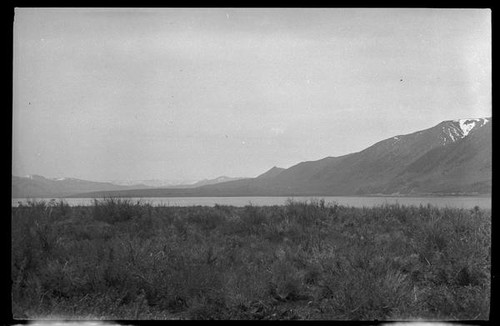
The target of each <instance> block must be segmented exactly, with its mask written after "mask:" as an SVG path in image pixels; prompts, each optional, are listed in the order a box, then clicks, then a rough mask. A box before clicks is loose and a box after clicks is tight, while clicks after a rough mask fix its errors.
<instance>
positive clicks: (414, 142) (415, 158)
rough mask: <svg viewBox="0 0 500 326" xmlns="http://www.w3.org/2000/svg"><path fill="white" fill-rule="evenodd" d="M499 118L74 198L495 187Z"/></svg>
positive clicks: (481, 190)
mask: <svg viewBox="0 0 500 326" xmlns="http://www.w3.org/2000/svg"><path fill="white" fill-rule="evenodd" d="M491 121H492V118H478V119H460V120H448V121H443V122H441V123H439V124H437V125H436V126H434V127H431V128H428V129H425V130H421V131H417V132H414V133H410V134H406V135H398V136H394V137H391V138H388V139H385V140H382V141H379V142H377V143H376V144H374V145H372V146H370V147H368V148H366V149H364V150H362V151H360V152H356V153H351V154H347V155H343V156H337V157H326V158H323V159H321V160H317V161H308V162H301V163H298V164H296V165H294V166H292V167H290V168H287V169H283V168H278V167H273V168H272V169H270V170H269V171H267V172H265V173H263V174H261V175H259V176H258V177H255V178H245V179H239V180H232V181H227V182H220V183H216V184H207V185H199V186H196V187H190V188H168V189H165V188H147V189H123V190H119V189H116V190H109V191H94V192H89V193H83V194H82V193H80V194H76V195H73V197H102V196H124V197H174V196H175V197H186V196H313V195H324V196H349V195H457V194H468V195H473V194H490V193H491V185H492V183H491V182H492V181H491V177H492V134H491V131H492V130H491Z"/></svg>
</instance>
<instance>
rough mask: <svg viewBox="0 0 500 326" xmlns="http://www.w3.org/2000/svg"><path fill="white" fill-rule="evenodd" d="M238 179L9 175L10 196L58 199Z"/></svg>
mask: <svg viewBox="0 0 500 326" xmlns="http://www.w3.org/2000/svg"><path fill="white" fill-rule="evenodd" d="M239 179H242V178H232V177H226V176H222V177H218V178H215V179H204V180H201V181H198V182H196V183H192V184H175V183H174V184H173V183H172V181H168V180H140V181H119V180H117V181H110V182H97V181H88V180H82V179H75V178H45V177H43V176H40V175H28V176H25V177H19V176H12V198H58V197H67V196H72V195H78V194H80V193H87V192H95V191H121V190H138V189H149V188H159V187H168V188H194V187H199V186H202V185H209V184H216V183H221V182H227V181H232V180H239Z"/></svg>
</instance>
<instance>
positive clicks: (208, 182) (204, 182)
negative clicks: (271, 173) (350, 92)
mask: <svg viewBox="0 0 500 326" xmlns="http://www.w3.org/2000/svg"><path fill="white" fill-rule="evenodd" d="M241 179H246V178H232V177H226V176H222V177H218V178H215V179H204V180H201V181H198V182H196V183H193V184H190V185H183V188H193V187H201V186H206V185H213V184H218V183H222V182H228V181H235V180H241Z"/></svg>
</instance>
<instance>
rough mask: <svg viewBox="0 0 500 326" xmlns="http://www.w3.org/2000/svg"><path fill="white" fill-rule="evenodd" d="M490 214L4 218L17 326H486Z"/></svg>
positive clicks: (111, 206) (318, 210)
mask: <svg viewBox="0 0 500 326" xmlns="http://www.w3.org/2000/svg"><path fill="white" fill-rule="evenodd" d="M490 232H491V211H490V210H482V209H479V208H477V207H476V208H475V209H472V210H466V209H452V208H445V209H443V208H441V209H440V208H436V207H432V206H420V207H415V206H410V207H405V206H400V205H383V206H378V207H373V208H353V207H345V206H338V205H326V204H325V203H324V202H322V201H317V202H314V201H313V202H309V203H304V202H289V203H287V205H285V206H272V207H256V206H246V207H232V206H215V207H201V206H197V207H165V206H162V207H155V206H151V205H149V204H145V203H140V202H131V201H128V200H120V199H107V200H104V201H95V202H94V205H93V206H87V207H85V206H80V207H70V206H68V205H67V204H65V203H62V202H59V203H57V202H31V203H28V204H27V205H21V206H20V207H16V208H12V300H13V304H12V305H13V315H14V317H15V318H19V319H42V318H49V319H51V318H57V319H59V318H69V319H89V318H90V319H342V320H351V319H355V320H374V319H378V320H394V319H396V320H407V319H417V318H422V319H428V320H429V319H440V320H443V319H446V320H454V319H460V320H469V319H470V320H473V319H474V320H478V319H482V320H484V319H488V317H489V306H490V304H489V303H490V302H489V300H490V266H491V264H490V250H491V249H490V248H491V233H490Z"/></svg>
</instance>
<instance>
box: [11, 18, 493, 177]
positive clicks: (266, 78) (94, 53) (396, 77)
mask: <svg viewBox="0 0 500 326" xmlns="http://www.w3.org/2000/svg"><path fill="white" fill-rule="evenodd" d="M13 59H14V61H13V138H12V140H13V163H12V167H13V168H12V170H13V171H12V173H13V175H18V176H24V175H28V174H39V175H42V176H45V177H52V178H58V177H73V178H80V179H87V180H94V181H107V180H146V179H162V180H179V181H196V180H201V179H205V178H215V177H218V176H222V175H225V176H231V177H255V176H257V175H259V174H261V173H263V172H265V171H266V170H268V169H270V168H271V167H273V166H279V167H284V168H288V167H290V166H293V165H295V164H297V163H299V162H302V161H312V160H318V159H322V158H324V157H327V156H340V155H344V154H348V153H352V152H357V151H360V150H363V149H365V148H366V147H369V146H371V145H373V144H374V143H376V142H378V141H380V140H383V139H386V138H389V137H393V136H396V135H402V134H408V133H411V132H414V131H418V130H422V129H426V128H430V127H432V126H434V125H436V124H438V123H439V122H441V121H444V120H454V119H461V118H474V117H489V116H491V115H492V114H491V113H492V109H491V94H492V90H491V11H490V10H489V9H335V8H329V9H312V8H309V9H290V8H288V9H287V8H275V9H271V8H260V9H259V8H251V9H248V8H247V9H243V8H240V9H236V8H232V9H226V8H198V9H194V8H190V9H181V8H176V9H174V8H170V9H168V8H167V9H165V8H163V9H152V8H149V9H140V8H133V9H132V8H130V9H118V8H109V9H105V8H100V9H91V8H81V9H76V8H71V9H64V8H52V9H49V8H42V9H40V8H38V9H36V8H17V9H16V11H15V21H14V53H13Z"/></svg>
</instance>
